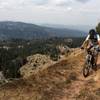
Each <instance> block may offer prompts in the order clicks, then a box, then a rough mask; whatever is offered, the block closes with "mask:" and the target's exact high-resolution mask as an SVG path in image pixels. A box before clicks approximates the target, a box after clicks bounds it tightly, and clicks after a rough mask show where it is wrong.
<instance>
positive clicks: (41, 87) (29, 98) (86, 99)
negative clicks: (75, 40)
mask: <svg viewBox="0 0 100 100" xmlns="http://www.w3.org/2000/svg"><path fill="white" fill-rule="evenodd" d="M74 51H75V52H73V53H72V54H71V55H70V56H69V57H66V59H63V60H61V61H59V62H58V63H56V64H54V65H51V66H48V68H46V69H43V70H41V71H39V72H38V73H37V74H35V75H32V76H30V77H29V78H28V79H19V80H17V81H13V82H11V83H7V84H5V85H3V86H1V87H0V100H100V57H99V60H98V70H97V72H92V73H91V75H90V76H89V77H88V78H84V77H83V75H82V72H81V71H82V66H83V63H84V52H82V51H81V50H79V49H75V50H74Z"/></svg>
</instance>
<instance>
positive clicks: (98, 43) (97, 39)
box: [81, 29, 100, 63]
mask: <svg viewBox="0 0 100 100" xmlns="http://www.w3.org/2000/svg"><path fill="white" fill-rule="evenodd" d="M93 47H95V48H96V51H97V53H96V55H95V57H94V59H95V62H96V63H97V59H98V51H99V47H100V36H99V34H98V33H97V32H96V31H95V30H94V29H91V30H90V31H89V34H88V36H87V37H86V39H85V41H84V42H83V44H82V46H81V49H84V48H85V49H87V50H88V51H89V50H91V49H92V48H93Z"/></svg>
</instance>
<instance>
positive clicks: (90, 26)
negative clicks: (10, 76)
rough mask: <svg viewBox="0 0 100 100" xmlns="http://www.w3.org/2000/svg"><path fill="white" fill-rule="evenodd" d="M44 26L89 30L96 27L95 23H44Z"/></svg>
mask: <svg viewBox="0 0 100 100" xmlns="http://www.w3.org/2000/svg"><path fill="white" fill-rule="evenodd" d="M42 25H43V26H47V27H53V28H68V29H74V30H80V31H84V32H88V31H89V30H90V29H92V28H95V26H93V25H60V24H42Z"/></svg>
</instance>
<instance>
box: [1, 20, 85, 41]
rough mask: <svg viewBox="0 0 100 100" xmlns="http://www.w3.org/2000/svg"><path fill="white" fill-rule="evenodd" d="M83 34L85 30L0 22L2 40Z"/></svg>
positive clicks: (78, 35) (79, 35)
mask: <svg viewBox="0 0 100 100" xmlns="http://www.w3.org/2000/svg"><path fill="white" fill-rule="evenodd" d="M82 36H85V35H84V32H82V31H78V30H73V29H68V28H50V27H43V26H39V25H35V24H30V23H23V22H12V21H3V22H0V40H5V39H12V38H14V39H16V38H17V39H33V38H39V39H40V38H50V37H82Z"/></svg>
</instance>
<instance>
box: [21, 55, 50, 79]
mask: <svg viewBox="0 0 100 100" xmlns="http://www.w3.org/2000/svg"><path fill="white" fill-rule="evenodd" d="M27 61H28V63H27V64H26V65H24V66H23V67H21V69H20V73H21V75H22V76H23V77H24V78H26V77H29V76H30V75H32V74H34V73H36V72H37V71H38V70H39V69H42V67H45V66H46V65H49V64H51V63H52V60H51V59H50V57H49V56H46V55H40V54H36V55H33V56H29V57H28V58H27ZM36 70H37V71H36Z"/></svg>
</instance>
